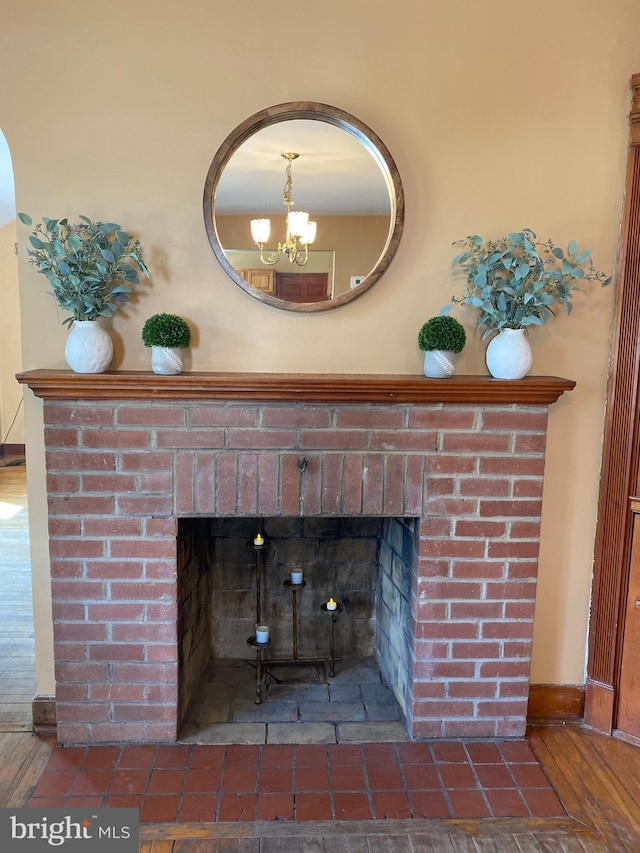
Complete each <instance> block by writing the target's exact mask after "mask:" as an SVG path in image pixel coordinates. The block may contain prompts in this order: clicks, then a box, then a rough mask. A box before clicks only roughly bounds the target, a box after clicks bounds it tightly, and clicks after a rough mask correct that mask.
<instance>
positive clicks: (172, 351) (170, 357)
mask: <svg viewBox="0 0 640 853" xmlns="http://www.w3.org/2000/svg"><path fill="white" fill-rule="evenodd" d="M151 370H153V372H154V373H159V374H162V375H164V376H171V375H173V374H176V373H182V349H181V348H180V347H151Z"/></svg>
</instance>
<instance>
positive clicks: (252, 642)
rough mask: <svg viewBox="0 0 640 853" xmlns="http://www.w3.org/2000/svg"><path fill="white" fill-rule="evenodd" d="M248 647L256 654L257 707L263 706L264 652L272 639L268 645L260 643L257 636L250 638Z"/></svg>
mask: <svg viewBox="0 0 640 853" xmlns="http://www.w3.org/2000/svg"><path fill="white" fill-rule="evenodd" d="M247 645H248V646H250V647H251V648H252V649H255V652H256V699H255V704H256V705H262V652H263V651H264V650H265V649H266V648H267V647H268V646H270V645H271V638H269V639H268V640H267V642H266V643H259V642H258V641H257V640H256V638H255V636H253V637H249V639H248V640H247Z"/></svg>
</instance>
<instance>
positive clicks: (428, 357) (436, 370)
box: [424, 349, 456, 379]
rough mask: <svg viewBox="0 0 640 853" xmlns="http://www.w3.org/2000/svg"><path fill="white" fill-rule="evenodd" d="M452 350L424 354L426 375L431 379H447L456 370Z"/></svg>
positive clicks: (437, 350) (433, 350)
mask: <svg viewBox="0 0 640 853" xmlns="http://www.w3.org/2000/svg"><path fill="white" fill-rule="evenodd" d="M454 359H455V353H454V352H453V351H452V350H441V349H432V350H425V353H424V375H425V376H429V377H430V378H431V379H446V378H447V376H453V373H454V371H455V369H456V366H455V361H454Z"/></svg>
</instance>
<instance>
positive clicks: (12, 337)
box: [0, 220, 24, 444]
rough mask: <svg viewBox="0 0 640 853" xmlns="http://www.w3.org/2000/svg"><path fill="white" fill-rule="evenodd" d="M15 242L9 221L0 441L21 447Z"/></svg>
mask: <svg viewBox="0 0 640 853" xmlns="http://www.w3.org/2000/svg"><path fill="white" fill-rule="evenodd" d="M16 241H17V236H16V223H15V220H13V221H11V222H8V223H7V224H6V225H3V226H2V228H0V293H1V294H2V311H0V440H4V439H5V438H6V440H7V443H8V444H24V412H23V410H22V409H21V408H20V409H19V406H20V401H21V400H22V396H23V392H22V388H21V387H20V385H18V383H17V382H16V380H15V375H16V373H18V372H19V371H20V370H21V369H22V352H21V345H20V338H21V334H20V293H19V289H18V261H17V258H16V255H15V245H16ZM14 418H15V420H14ZM12 423H13V426H12ZM9 430H10V431H9Z"/></svg>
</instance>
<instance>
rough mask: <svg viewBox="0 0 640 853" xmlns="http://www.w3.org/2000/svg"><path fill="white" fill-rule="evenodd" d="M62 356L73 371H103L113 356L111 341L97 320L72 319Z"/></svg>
mask: <svg viewBox="0 0 640 853" xmlns="http://www.w3.org/2000/svg"><path fill="white" fill-rule="evenodd" d="M64 357H65V359H66V361H67V364H68V365H69V367H70V368H71V370H73V372H74V373H104V371H105V370H107V369H108V368H109V365H110V364H111V359H112V358H113V342H112V340H111V338H110V337H109V333H108V332H107V331H106V330H105V329H103V328H102V326H101V325H100V323H99V321H98V320H74V323H73V326H72V328H71V331H70V332H69V336H68V338H67V342H66V344H65V347H64Z"/></svg>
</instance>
